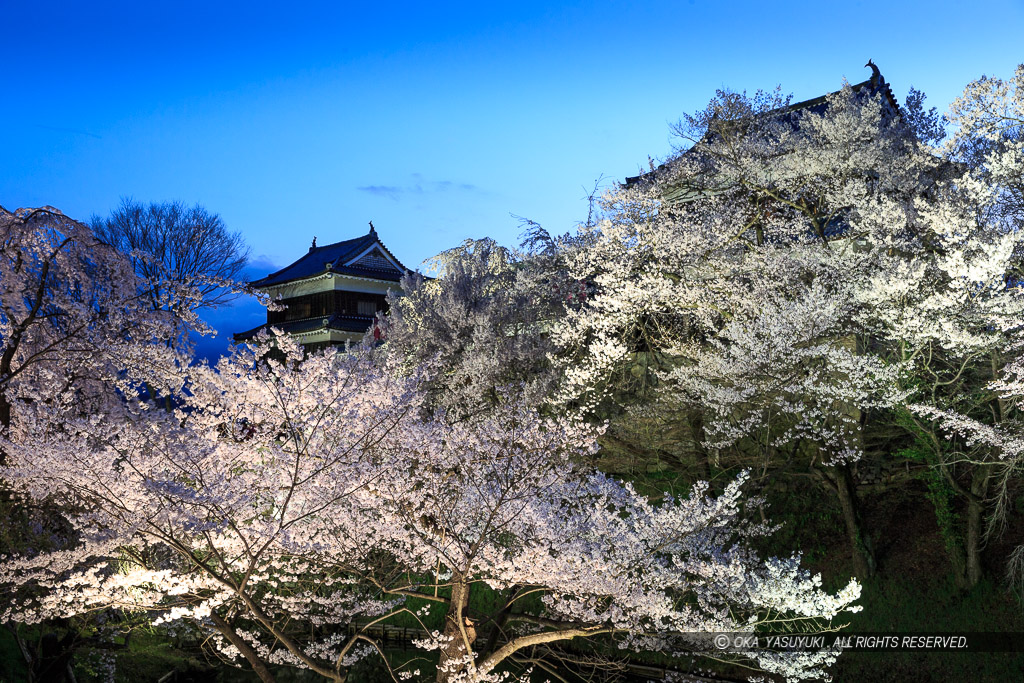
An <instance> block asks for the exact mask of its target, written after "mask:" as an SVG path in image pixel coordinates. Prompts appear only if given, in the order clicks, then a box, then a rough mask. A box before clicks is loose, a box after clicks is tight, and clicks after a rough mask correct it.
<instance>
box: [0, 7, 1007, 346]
mask: <svg viewBox="0 0 1024 683" xmlns="http://www.w3.org/2000/svg"><path fill="white" fill-rule="evenodd" d="M371 4H373V3H341V2H337V3H281V2H278V3H260V2H248V3H245V4H239V5H237V6H236V7H234V8H230V7H217V6H214V5H215V3H210V2H203V3H192V2H173V3H164V2H150V3H144V2H130V3H103V2H97V3H78V2H76V3H71V2H67V3H48V2H32V3H30V2H11V1H10V0H0V17H2V22H0V23H2V25H3V34H2V35H3V38H2V42H0V44H2V50H0V85H2V87H3V93H4V94H5V96H6V103H5V106H4V107H2V108H0V143H2V147H0V149H2V163H0V204H2V205H3V206H4V207H6V208H7V209H10V210H13V209H14V208H17V207H21V206H41V205H46V204H49V205H52V206H56V207H57V208H59V209H61V210H62V211H64V212H65V213H66V214H68V215H70V216H72V217H75V218H78V219H80V220H88V219H89V218H90V216H92V215H94V214H99V215H106V214H107V213H108V212H109V211H110V210H111V209H112V208H114V207H115V206H117V205H118V204H119V203H120V199H121V197H133V198H134V199H136V200H139V201H142V202H150V201H164V200H172V199H178V200H182V201H185V202H187V203H190V204H191V203H196V202H198V203H200V204H202V205H204V206H205V207H206V208H207V209H209V210H210V211H213V212H216V213H219V214H220V215H221V217H222V218H223V219H224V221H225V222H226V223H227V225H228V227H229V228H230V229H231V230H235V231H240V232H241V233H242V234H243V236H244V237H245V239H246V241H247V242H248V243H249V245H251V247H252V254H253V264H252V274H253V276H254V277H258V276H262V275H265V274H266V273H267V272H269V271H271V270H274V269H276V268H279V267H281V266H283V265H286V264H288V263H290V262H292V261H293V260H295V259H296V258H298V257H299V256H300V255H302V254H303V253H305V251H306V249H307V248H308V246H309V243H310V241H311V240H312V238H313V236H314V235H316V236H317V238H318V242H319V243H320V244H326V243H328V242H333V241H338V240H341V239H346V238H349V237H355V236H358V235H360V234H363V233H364V232H365V231H366V230H367V221H369V220H373V222H374V225H375V226H376V227H377V231H378V233H379V234H380V236H381V238H382V239H383V240H384V242H385V243H386V244H387V245H388V246H389V247H390V248H391V250H392V251H393V252H394V253H395V254H396V255H397V256H398V257H399V258H400V259H401V260H402V261H404V262H405V264H406V265H407V266H410V267H414V268H415V267H417V266H418V265H419V263H420V262H421V261H422V260H423V259H425V258H427V257H429V256H431V255H433V254H434V253H436V252H438V251H440V250H442V249H445V248H447V247H450V246H454V245H456V244H458V243H459V242H461V241H462V240H464V239H466V238H470V237H474V238H475V237H484V236H490V237H493V238H495V239H497V240H498V241H499V242H502V243H505V244H514V243H516V242H517V236H518V234H519V232H520V227H519V221H518V220H517V219H516V218H515V217H514V216H525V217H528V218H531V219H533V220H535V221H538V222H540V223H542V224H543V225H544V226H545V227H547V228H548V229H549V230H552V231H558V232H563V231H565V230H569V229H571V228H572V227H573V225H574V224H575V223H576V222H577V221H579V220H581V219H582V218H584V217H585V215H586V203H585V196H586V195H587V193H588V192H589V188H591V187H592V186H593V185H594V183H595V181H597V180H598V179H599V178H603V179H604V180H603V184H604V185H606V186H607V185H610V184H611V183H613V182H614V181H616V180H621V179H622V178H623V177H625V176H626V175H635V174H636V173H637V171H638V170H640V169H641V168H644V167H646V166H647V163H648V156H650V157H653V158H654V159H655V160H658V159H661V158H664V157H665V156H666V155H667V154H669V153H670V151H671V148H672V144H673V141H672V139H671V136H670V133H669V124H670V123H671V122H673V121H675V120H677V119H678V118H679V117H680V115H681V114H682V113H684V112H689V111H694V110H696V109H699V108H701V107H702V106H703V105H704V104H706V103H707V101H708V99H710V98H711V96H712V95H714V91H715V90H716V89H718V88H730V89H733V90H747V91H749V92H753V91H754V90H756V89H758V88H764V89H770V88H774V87H775V86H776V85H781V86H782V88H783V92H785V93H792V94H793V96H794V98H795V99H796V100H800V99H805V98H809V97H814V96H817V95H820V94H822V93H824V92H828V91H832V90H836V89H838V88H839V87H840V86H841V85H842V80H843V78H846V79H848V80H849V81H850V82H851V83H856V82H859V81H862V80H865V79H866V78H867V77H868V76H869V75H870V71H869V70H868V69H865V68H863V64H864V63H865V62H866V61H867V60H868V58H872V59H873V60H874V61H875V63H876V64H878V65H879V66H880V67H881V70H882V73H883V75H884V76H885V77H886V79H887V80H888V81H889V82H890V83H891V84H892V87H893V91H894V93H895V94H896V96H897V97H898V98H899V99H900V100H901V101H902V99H903V98H904V97H905V96H906V92H907V90H908V89H909V87H910V86H911V85H913V86H914V87H916V88H918V89H920V90H923V91H924V92H925V93H926V94H927V95H928V102H929V104H930V105H933V106H937V107H939V109H940V110H944V109H945V108H946V106H947V105H948V104H949V102H950V101H951V100H952V99H953V98H954V97H956V95H957V94H958V93H959V92H960V91H961V90H962V88H963V86H964V85H966V84H967V82H969V81H970V80H972V79H974V78H977V77H979V76H980V75H982V74H988V75H993V76H1002V77H1007V76H1010V75H1011V74H1012V72H1013V69H1014V67H1015V65H1016V64H1017V63H1018V62H1020V61H1024V37H1022V36H1024V3H1022V2H1019V1H1017V2H975V3H973V5H972V7H971V8H970V9H969V8H968V5H967V4H966V3H963V2H956V3H953V2H949V3H946V2H921V3H895V2H892V3H883V2H847V3H842V4H841V5H839V4H838V3H828V2H813V3H784V2H773V3H768V2H719V3H714V2H705V1H702V0H691V1H690V2H688V3H686V2H636V1H635V0H634V1H633V2H592V3H582V2H579V3H538V2H517V3H512V4H507V5H505V4H499V3H484V2H473V3H464V4H463V3H442V4H440V5H438V4H434V3H408V4H405V3H395V4H387V5H383V4H379V6H378V5H377V4H374V5H375V6H371ZM210 319H211V321H212V322H213V323H214V324H215V325H216V326H217V327H218V329H220V330H221V332H222V335H221V340H219V341H217V342H213V343H206V344H204V345H203V346H202V351H203V352H204V353H206V354H212V353H214V352H215V351H216V350H218V349H220V348H222V347H223V344H224V343H225V341H224V339H223V336H224V334H230V332H233V331H239V330H242V329H246V328H249V327H252V326H254V325H256V324H258V323H259V322H260V321H261V320H262V319H265V317H264V314H263V313H262V311H261V309H259V308H258V307H257V306H256V305H254V304H253V303H252V302H241V303H239V304H237V305H236V306H234V307H233V308H231V309H227V310H221V311H218V312H217V313H216V314H214V315H211V316H210Z"/></svg>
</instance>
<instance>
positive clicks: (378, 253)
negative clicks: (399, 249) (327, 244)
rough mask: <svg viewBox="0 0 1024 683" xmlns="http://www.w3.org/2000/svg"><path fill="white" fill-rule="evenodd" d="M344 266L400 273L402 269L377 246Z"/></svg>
mask: <svg viewBox="0 0 1024 683" xmlns="http://www.w3.org/2000/svg"><path fill="white" fill-rule="evenodd" d="M345 265H346V266H351V267H353V268H367V269H369V270H392V271H397V272H402V269H401V268H400V267H399V266H398V264H397V263H395V262H394V261H393V260H391V259H390V258H389V257H388V255H387V254H385V253H384V252H383V251H382V250H381V248H380V247H379V246H377V245H374V246H372V247H370V248H369V249H368V250H366V251H364V252H363V253H361V254H359V255H358V256H356V257H355V258H354V259H352V260H351V261H348V262H347V263H346V264H345Z"/></svg>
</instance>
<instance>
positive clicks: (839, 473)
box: [832, 465, 875, 579]
mask: <svg viewBox="0 0 1024 683" xmlns="http://www.w3.org/2000/svg"><path fill="white" fill-rule="evenodd" d="M832 480H833V483H834V484H835V489H836V495H838V496H839V506H840V507H841V508H842V511H843V522H844V523H845V524H846V535H847V537H848V538H849V539H850V545H851V546H852V547H853V566H854V571H855V572H856V573H857V576H858V577H859V578H861V579H866V578H869V577H871V576H874V574H875V551H874V548H873V547H872V543H871V539H870V538H869V537H868V536H867V534H865V533H864V529H863V524H862V523H861V519H860V509H859V505H858V504H857V487H856V485H855V484H854V483H853V475H852V474H851V473H850V468H849V466H848V465H839V466H837V467H833V468H832Z"/></svg>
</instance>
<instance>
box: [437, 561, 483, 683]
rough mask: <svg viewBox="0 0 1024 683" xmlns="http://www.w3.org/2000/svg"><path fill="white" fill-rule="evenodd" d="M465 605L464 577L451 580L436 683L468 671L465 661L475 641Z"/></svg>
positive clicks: (466, 585) (458, 576)
mask: <svg viewBox="0 0 1024 683" xmlns="http://www.w3.org/2000/svg"><path fill="white" fill-rule="evenodd" d="M468 605H469V584H468V583H467V582H466V579H465V577H463V576H460V575H458V574H456V575H455V576H453V577H452V598H451V603H449V605H448V614H447V615H445V619H444V635H445V644H444V645H443V646H442V647H441V657H440V661H438V665H437V683H448V682H449V681H450V680H452V679H453V678H458V677H460V676H461V674H463V673H464V672H465V671H466V669H467V668H468V667H469V663H468V661H467V657H469V656H470V650H471V648H472V646H473V642H474V641H476V625H475V624H474V623H473V622H472V621H471V620H470V619H469V617H467V616H466V614H465V610H466V607H467V606H468Z"/></svg>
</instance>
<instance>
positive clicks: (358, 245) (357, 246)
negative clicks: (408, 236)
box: [249, 225, 409, 288]
mask: <svg viewBox="0 0 1024 683" xmlns="http://www.w3.org/2000/svg"><path fill="white" fill-rule="evenodd" d="M313 244H314V245H315V244H316V240H315V238H314V241H313ZM375 244H376V245H378V248H379V249H381V250H382V251H383V252H384V253H385V254H386V255H387V256H388V257H390V258H391V260H392V261H394V262H395V263H397V264H398V267H399V270H394V269H393V268H374V267H370V266H367V265H358V266H356V265H345V263H346V262H348V261H351V260H352V259H354V258H355V257H357V256H359V255H360V254H361V253H363V252H364V251H366V250H367V249H369V248H370V247H372V246H373V245H375ZM328 271H330V272H332V273H339V274H341V275H352V276H354V277H366V278H372V279H374V280H388V281H391V282H398V281H400V280H401V279H402V276H404V275H405V274H406V273H407V272H409V269H408V268H406V267H405V266H404V265H402V262H401V261H399V260H398V259H397V258H395V256H394V254H392V253H391V252H390V251H389V250H388V248H387V247H386V246H384V243H383V242H381V241H380V238H379V237H378V235H377V231H376V230H374V229H373V226H372V225H371V226H370V232H368V233H367V234H365V235H363V236H362V237H356V238H354V239H350V240H344V241H341V242H335V243H334V244H325V245H324V246H322V247H317V246H312V247H310V248H309V251H308V252H307V253H306V254H305V255H304V256H302V258H300V259H299V260H298V261H296V262H295V263H292V264H291V265H289V266H285V267H284V268H282V269H281V270H279V271H277V272H274V273H271V274H270V275H267V276H266V277H264V278H260V279H259V280H254V281H252V282H250V283H249V284H250V285H252V286H253V287H258V288H261V287H271V286H274V285H281V284H285V283H287V282H293V281H295V280H304V279H306V278H310V277H316V276H317V275H322V274H324V273H326V272H328Z"/></svg>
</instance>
